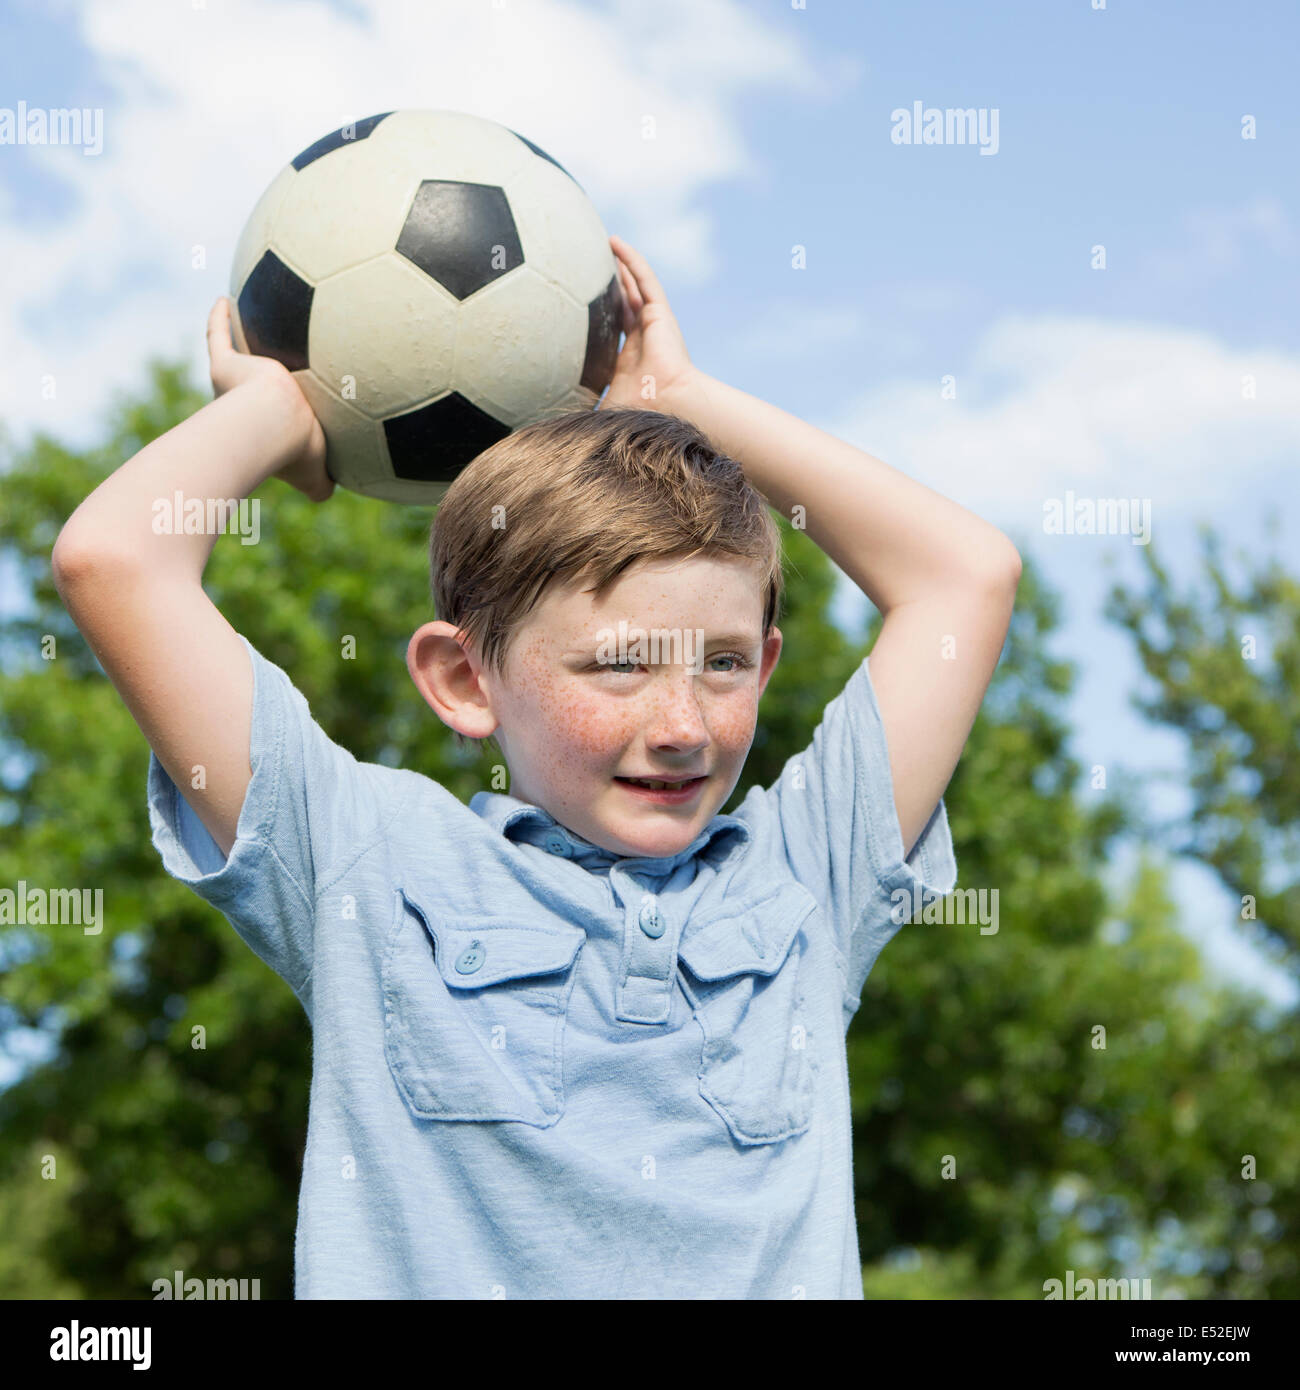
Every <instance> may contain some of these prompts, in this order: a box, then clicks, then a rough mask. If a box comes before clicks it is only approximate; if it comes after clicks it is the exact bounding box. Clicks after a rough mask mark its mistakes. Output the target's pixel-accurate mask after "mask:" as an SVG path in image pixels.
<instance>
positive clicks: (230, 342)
mask: <svg viewBox="0 0 1300 1390" xmlns="http://www.w3.org/2000/svg"><path fill="white" fill-rule="evenodd" d="M208 363H209V370H210V374H211V377H212V391H213V396H214V399H215V397H217V396H223V395H225V393H226V392H227V391H231V390H233V389H234V388H235V387H236V386H242V385H243V384H244V383H245V382H250V381H262V382H267V383H270V384H272V385H274V386H275V387H276V389H277V390H280V391H283V393H284V399H285V401H286V402H287V403H288V406H289V408H290V409H291V410H294V411H298V412H300V418H301V420H302V424H303V435H304V440H305V442H304V444H303V448H302V450H301V452H300V453H299V454H298V455H297V456H296V457H295V458H294V459H292V460H291V461H290V462H289V463H287V464H285V466H284V467H283V468H281V469H278V470H277V471H276V473H275V475H274V476H275V477H277V478H282V479H283V480H284V481H285V482H286V483H288V484H289V485H290V486H291V487H296V488H297V489H298V491H299V492H302V493H305V494H306V495H307V496H308V497H310V498H311V500H312V501H313V502H324V501H325V499H326V498H327V497H329V496H330V495H331V493H333V491H334V479H333V478H331V477H330V475H329V473H328V472H327V471H326V468H325V431H324V430H323V429H322V428H321V424H320V421H319V420H318V419H317V418H316V412H315V411H314V410H313V409H312V408H311V403H310V402H309V401H308V400H307V397H306V396H304V395H303V393H302V388H301V387H300V386H299V385H298V383H297V382H296V381H295V380H294V378H293V374H292V373H291V372H290V371H289V369H288V368H287V367H286V366H285V365H284V363H283V362H277V361H276V360H275V358H274V357H259V356H256V355H255V354H253V353H247V352H240V351H239V350H238V348H236V347H235V343H234V337H233V335H232V333H231V329H230V300H229V299H228V298H226V296H225V295H222V296H221V298H220V299H218V300H217V302H216V303H215V304H214V305H213V306H212V312H211V313H210V314H209V315H208Z"/></svg>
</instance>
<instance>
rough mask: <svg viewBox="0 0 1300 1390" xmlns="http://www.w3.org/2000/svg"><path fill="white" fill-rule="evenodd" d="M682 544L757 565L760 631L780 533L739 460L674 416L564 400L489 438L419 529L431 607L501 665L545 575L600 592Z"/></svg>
mask: <svg viewBox="0 0 1300 1390" xmlns="http://www.w3.org/2000/svg"><path fill="white" fill-rule="evenodd" d="M693 555H704V556H723V555H735V556H741V557H745V558H748V559H751V560H753V561H755V562H756V563H757V564H758V566H759V574H760V585H761V587H762V590H763V636H764V638H766V636H767V634H768V632H769V631H770V630H771V628H772V626H773V624H775V623H776V622H777V620H778V618H779V616H780V606H781V597H782V593H783V582H782V574H781V561H782V552H781V533H780V531H779V529H778V528H777V525H776V523H775V521H773V519H772V517H771V515H770V513H769V512H768V508H767V504H766V502H765V501H764V499H763V497H762V495H761V494H760V493H759V492H758V491H757V490H756V489H755V488H754V486H753V485H752V484H751V483H750V482H749V480H748V479H747V478H746V477H745V475H744V473H743V472H742V470H741V467H740V464H738V463H737V462H736V461H735V460H734V459H732V458H729V457H728V456H727V455H726V454H724V453H722V452H721V451H720V450H718V449H717V448H715V447H714V445H713V444H712V443H711V442H710V441H709V439H708V437H707V436H706V435H705V434H704V433H703V432H702V431H700V430H699V429H697V428H696V427H695V426H694V425H692V424H690V423H689V422H688V421H686V420H683V419H680V418H679V417H678V416H676V415H668V414H665V413H664V412H662V411H658V410H640V409H634V408H631V407H625V406H611V407H608V408H606V409H602V410H595V411H593V410H579V411H570V412H566V413H565V414H562V415H554V416H551V417H550V418H545V419H542V420H538V421H536V422H534V423H533V424H530V425H525V426H523V427H522V428H520V429H518V430H516V431H515V432H514V433H513V434H509V435H507V436H506V437H505V438H504V439H502V440H499V441H498V442H497V443H496V444H493V445H492V446H491V447H490V448H488V449H486V450H484V451H483V453H481V454H479V455H478V457H477V458H475V459H474V460H473V462H472V463H470V464H469V465H468V467H466V468H465V469H464V471H463V472H462V473H460V475H459V476H458V477H457V478H456V480H455V481H454V482H453V483H452V484H451V486H450V487H449V488H448V489H447V493H446V496H445V497H444V498H443V500H442V502H441V504H440V505H439V507H438V511H437V515H436V516H435V517H434V521H433V527H432V530H431V532H430V538H429V570H430V583H431V587H432V590H433V603H434V611H435V614H436V616H437V617H439V618H441V619H443V620H444V621H446V622H449V623H452V624H453V625H454V626H455V627H457V628H458V629H459V630H460V631H461V632H462V633H463V634H464V635H465V637H467V638H468V639H469V640H470V642H471V643H472V644H473V645H474V647H475V649H476V650H477V652H478V653H479V655H480V657H481V659H482V661H483V663H484V665H485V666H487V667H488V668H489V669H491V670H494V671H496V672H497V673H498V674H501V673H502V672H503V671H504V668H505V662H506V656H507V652H508V649H509V646H510V643H511V641H512V640H513V638H514V636H515V634H516V633H517V631H518V629H519V626H520V625H521V623H522V622H523V620H524V619H525V618H526V617H527V615H528V614H529V613H530V612H531V611H532V610H533V608H534V607H536V605H537V604H538V603H539V602H540V601H541V598H542V596H543V594H544V593H545V592H546V591H547V590H548V589H549V588H550V587H551V586H552V585H553V584H559V583H563V582H567V581H576V580H578V579H579V578H588V579H590V581H591V583H590V586H589V588H590V590H591V591H594V592H595V593H596V594H597V596H599V595H600V594H601V593H603V592H604V591H605V590H607V589H608V588H609V587H610V586H611V585H612V584H613V583H614V582H615V580H616V579H617V578H618V577H619V576H620V575H621V574H622V573H623V572H624V571H625V570H627V569H628V568H629V567H630V566H632V565H633V564H635V563H637V562H638V561H641V560H648V561H649V560H660V559H669V558H672V559H678V558H680V559H685V558H687V557H688V556H693ZM457 740H458V742H459V743H461V745H462V746H464V743H465V740H464V739H463V738H462V737H461V736H460V735H457Z"/></svg>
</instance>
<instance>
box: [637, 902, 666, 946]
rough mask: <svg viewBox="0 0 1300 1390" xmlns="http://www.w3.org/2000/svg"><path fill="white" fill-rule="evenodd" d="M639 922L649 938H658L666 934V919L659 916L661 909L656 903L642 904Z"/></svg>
mask: <svg viewBox="0 0 1300 1390" xmlns="http://www.w3.org/2000/svg"><path fill="white" fill-rule="evenodd" d="M637 920H638V921H639V922H640V923H641V930H642V931H643V932H645V934H646V935H647V936H651V937H656V938H657V937H660V936H662V935H663V934H664V919H663V918H662V917H661V916H660V915H659V909H658V908H657V907H656V906H655V905H654V903H642V904H641V911H640V913H639V914H638V918H637Z"/></svg>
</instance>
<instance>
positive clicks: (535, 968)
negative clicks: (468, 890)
mask: <svg viewBox="0 0 1300 1390" xmlns="http://www.w3.org/2000/svg"><path fill="white" fill-rule="evenodd" d="M402 896H403V897H404V898H406V901H407V902H408V903H409V904H410V905H411V907H412V908H413V909H414V910H415V911H416V913H418V914H419V916H420V918H421V920H422V921H423V922H424V925H425V929H426V930H427V931H428V933H429V936H430V937H431V939H432V941H433V946H434V953H433V954H434V961H435V963H436V964H437V967H438V973H439V974H440V975H441V976H442V978H443V980H444V981H445V982H446V983H447V985H448V986H450V987H451V988H452V989H481V988H482V987H483V986H484V985H495V984H500V983H501V981H502V980H518V979H525V978H527V977H528V976H530V975H553V974H555V973H556V972H557V971H561V970H567V969H568V968H569V967H570V966H571V965H572V964H573V961H574V958H575V957H576V956H577V954H578V951H579V949H580V948H581V947H582V945H583V943H584V942H585V941H586V939H587V934H586V932H584V931H583V930H582V928H581V927H575V926H573V925H571V924H569V923H567V922H538V923H536V924H533V925H530V926H521V925H520V923H519V919H518V918H517V917H512V918H508V919H506V918H500V917H489V916H482V917H473V918H467V917H458V918H450V919H448V918H439V917H438V916H436V915H435V914H433V913H430V912H426V911H425V910H424V908H423V907H422V906H421V905H420V904H419V903H417V902H414V901H413V900H412V899H411V898H410V896H409V895H408V893H407V892H406V890H405V889H403V891H402Z"/></svg>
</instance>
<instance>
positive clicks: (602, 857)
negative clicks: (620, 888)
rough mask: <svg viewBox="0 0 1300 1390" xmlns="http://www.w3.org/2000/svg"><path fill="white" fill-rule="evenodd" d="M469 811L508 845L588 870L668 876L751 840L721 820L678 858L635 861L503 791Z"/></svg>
mask: <svg viewBox="0 0 1300 1390" xmlns="http://www.w3.org/2000/svg"><path fill="white" fill-rule="evenodd" d="M469 809H470V810H471V811H473V812H474V813H475V814H476V815H477V816H479V817H481V818H482V819H483V820H484V821H485V822H486V823H487V824H488V825H490V826H491V827H492V828H493V830H495V831H497V832H498V833H499V834H501V835H504V836H505V837H506V839H507V840H511V841H514V842H516V843H519V842H522V843H525V844H531V845H537V846H538V847H539V848H541V849H545V850H547V851H548V852H549V853H551V854H556V855H560V856H562V857H563V858H565V859H572V860H574V861H575V862H576V863H578V864H580V865H581V866H582V867H583V868H584V869H594V868H608V867H609V866H610V865H612V864H622V865H624V866H627V865H631V864H636V865H637V866H638V867H642V868H645V869H649V870H654V869H661V870H663V871H665V872H668V871H671V870H672V869H674V868H676V867H677V865H679V864H682V863H684V862H685V861H686V860H688V859H690V858H692V857H693V856H694V855H697V854H698V855H701V856H703V857H705V858H707V859H710V860H713V861H715V862H716V861H717V860H718V859H721V858H725V857H726V856H727V855H728V854H729V853H730V852H731V851H732V850H733V849H734V848H735V847H736V846H737V845H744V844H747V843H748V842H749V838H750V830H749V825H748V823H747V822H745V821H743V820H741V819H740V818H739V817H738V816H723V815H717V816H714V817H713V819H712V820H711V821H710V822H709V823H708V825H706V826H705V827H704V829H703V830H701V831H700V833H699V834H698V835H697V836H696V837H695V839H693V840H692V841H691V843H690V844H689V845H687V846H686V847H685V848H684V849H680V850H678V851H677V853H676V854H672V855H658V856H647V857H634V856H631V855H622V854H615V853H613V852H612V851H611V850H607V849H603V848H601V846H599V845H593V844H592V843H591V841H590V840H585V839H583V837H582V836H581V835H578V834H576V833H575V832H574V831H572V830H570V829H569V828H568V826H566V825H561V824H560V822H559V821H557V820H556V819H555V817H554V816H552V815H551V813H550V812H549V811H547V810H545V809H544V808H543V807H541V806H536V805H534V804H533V803H532V802H530V801H520V800H519V799H518V798H517V797H513V796H510V795H508V794H507V793H504V792H476V793H475V794H474V796H473V797H471V798H470V803H469ZM715 840H716V841H717V844H716V845H714V841H715Z"/></svg>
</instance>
